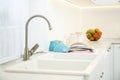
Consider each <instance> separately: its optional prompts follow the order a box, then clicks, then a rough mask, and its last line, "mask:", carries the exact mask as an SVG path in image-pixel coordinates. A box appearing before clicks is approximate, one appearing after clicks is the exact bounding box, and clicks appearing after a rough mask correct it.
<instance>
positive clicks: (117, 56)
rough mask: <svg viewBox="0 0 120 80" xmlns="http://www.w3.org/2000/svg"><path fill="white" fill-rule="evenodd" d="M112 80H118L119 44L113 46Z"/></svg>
mask: <svg viewBox="0 0 120 80" xmlns="http://www.w3.org/2000/svg"><path fill="white" fill-rule="evenodd" d="M114 80H120V44H119V45H118V44H117V45H114Z"/></svg>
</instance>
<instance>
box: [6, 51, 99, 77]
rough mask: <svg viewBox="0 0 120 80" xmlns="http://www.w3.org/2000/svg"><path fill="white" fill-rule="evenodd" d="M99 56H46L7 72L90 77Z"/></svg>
mask: <svg viewBox="0 0 120 80" xmlns="http://www.w3.org/2000/svg"><path fill="white" fill-rule="evenodd" d="M96 58H97V55H91V54H68V53H65V54H45V55H43V56H42V55H41V56H40V57H37V58H35V59H31V60H28V61H26V62H22V63H18V64H16V65H13V66H11V67H8V68H7V69H6V71H8V72H17V73H37V74H45V73H47V74H64V75H80V76H85V75H89V74H90V72H91V71H92V70H93V69H94V67H95V65H96Z"/></svg>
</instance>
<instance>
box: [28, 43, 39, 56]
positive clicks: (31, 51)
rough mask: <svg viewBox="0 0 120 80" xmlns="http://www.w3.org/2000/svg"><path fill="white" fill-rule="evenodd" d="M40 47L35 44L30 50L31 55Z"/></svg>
mask: <svg viewBox="0 0 120 80" xmlns="http://www.w3.org/2000/svg"><path fill="white" fill-rule="evenodd" d="M38 47H39V45H38V44H35V45H34V46H33V47H32V48H31V50H30V55H33V53H34V52H35V51H36V50H37V48H38Z"/></svg>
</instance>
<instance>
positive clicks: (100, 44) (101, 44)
mask: <svg viewBox="0 0 120 80" xmlns="http://www.w3.org/2000/svg"><path fill="white" fill-rule="evenodd" d="M84 43H85V44H87V46H89V47H91V48H93V49H95V50H97V52H98V53H99V51H100V52H101V51H105V50H106V49H107V48H108V47H109V45H110V44H111V43H120V38H116V39H113V38H107V39H100V40H99V41H88V40H86V41H85V42H84ZM43 54H44V53H43ZM43 54H39V55H43ZM35 55H38V54H35ZM33 56H34V55H33ZM21 61H22V58H20V59H17V60H13V61H9V62H7V63H4V64H1V65H0V71H4V69H5V68H6V67H8V66H10V65H14V64H16V63H20V62H21Z"/></svg>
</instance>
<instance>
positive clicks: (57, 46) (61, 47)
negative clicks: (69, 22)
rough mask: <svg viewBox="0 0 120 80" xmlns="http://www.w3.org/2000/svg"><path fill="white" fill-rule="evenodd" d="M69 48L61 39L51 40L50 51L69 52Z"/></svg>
mask: <svg viewBox="0 0 120 80" xmlns="http://www.w3.org/2000/svg"><path fill="white" fill-rule="evenodd" d="M69 50H70V48H69V47H68V46H67V45H65V44H64V43H63V42H62V41H60V40H55V41H51V42H50V46H49V51H54V52H68V51H69Z"/></svg>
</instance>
